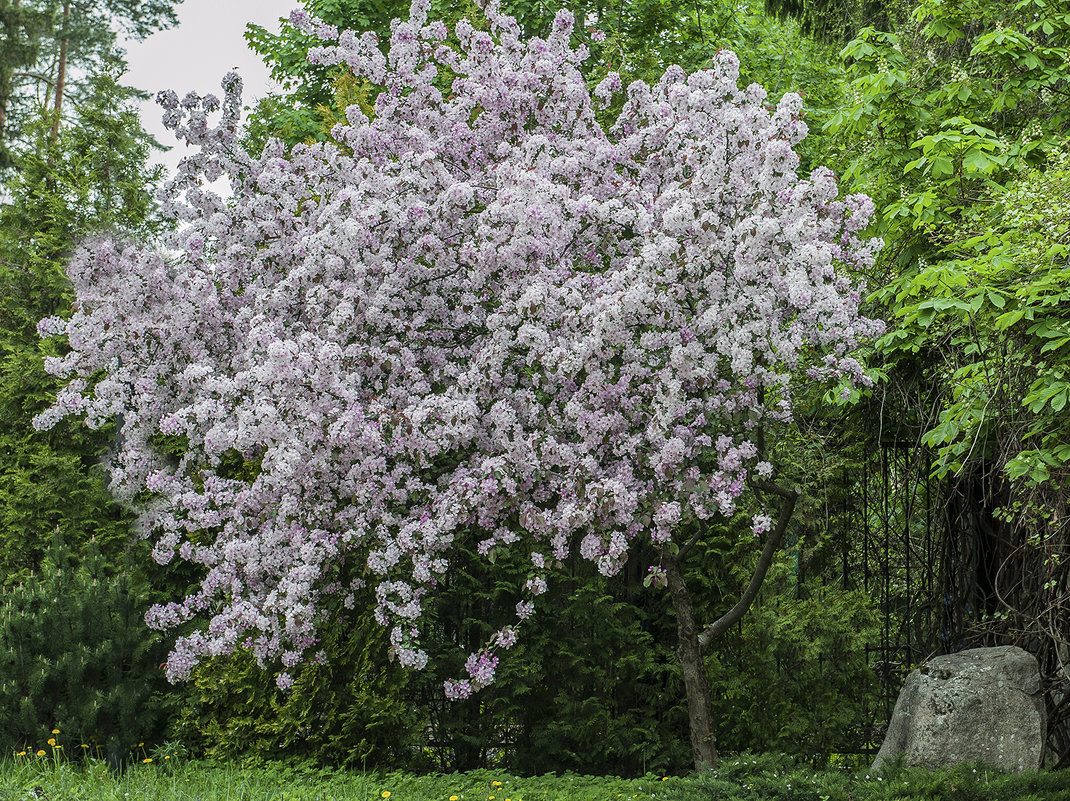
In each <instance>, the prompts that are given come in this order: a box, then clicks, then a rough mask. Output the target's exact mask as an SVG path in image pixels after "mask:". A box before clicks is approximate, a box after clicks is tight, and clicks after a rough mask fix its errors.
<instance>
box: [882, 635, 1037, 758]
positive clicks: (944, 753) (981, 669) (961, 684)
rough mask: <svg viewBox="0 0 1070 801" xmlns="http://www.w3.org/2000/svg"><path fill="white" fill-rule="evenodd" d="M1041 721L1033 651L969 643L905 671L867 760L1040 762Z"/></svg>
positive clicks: (1035, 661) (1009, 646) (1007, 646)
mask: <svg viewBox="0 0 1070 801" xmlns="http://www.w3.org/2000/svg"><path fill="white" fill-rule="evenodd" d="M1046 725H1047V719H1046V714H1045V711H1044V698H1043V696H1042V695H1041V693H1040V668H1039V666H1038V665H1037V660H1036V658H1035V657H1034V656H1033V655H1032V654H1029V653H1027V652H1025V651H1023V650H1022V649H1021V648H1018V647H1016V646H1013V645H1005V646H1001V647H999V648H974V649H972V650H969V651H961V652H959V653H957V654H949V655H947V656H938V657H935V658H933V659H930V660H929V661H928V662H926V663H924V664H923V665H921V666H920V667H918V668H917V669H916V670H914V671H912V672H911V673H910V675H909V676H907V680H906V683H905V684H904V685H903V689H902V691H901V692H900V693H899V700H897V701H896V704H895V710H894V711H893V712H892V720H891V722H890V723H889V724H888V734H887V735H886V736H885V738H884V744H883V745H882V746H881V750H880V752H878V754H877V758H876V760H875V761H874V762H873V768H874V769H876V768H878V767H880V765H881V763H883V762H884V761H885V760H890V759H895V758H896V757H897V756H899V755H900V754H905V760H906V764H908V765H918V766H922V767H927V768H940V767H944V766H946V765H952V764H955V763H957V762H984V763H985V764H988V765H992V766H993V767H997V768H1001V769H1003V770H1011V771H1023V770H1034V769H1036V768H1039V767H1040V763H1041V758H1042V753H1043V750H1044V736H1045V730H1046Z"/></svg>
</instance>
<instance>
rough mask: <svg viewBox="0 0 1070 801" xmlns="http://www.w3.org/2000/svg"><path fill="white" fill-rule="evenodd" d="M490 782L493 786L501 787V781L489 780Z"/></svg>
mask: <svg viewBox="0 0 1070 801" xmlns="http://www.w3.org/2000/svg"><path fill="white" fill-rule="evenodd" d="M491 784H492V785H494V786H495V787H501V786H502V783H501V782H491Z"/></svg>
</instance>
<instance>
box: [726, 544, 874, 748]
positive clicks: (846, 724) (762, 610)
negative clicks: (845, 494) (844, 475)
mask: <svg viewBox="0 0 1070 801" xmlns="http://www.w3.org/2000/svg"><path fill="white" fill-rule="evenodd" d="M793 563H794V559H793V558H792V557H788V558H786V559H782V560H780V562H779V564H778V565H777V566H776V574H775V575H770V576H768V577H767V578H766V584H767V586H766V587H765V588H763V595H764V599H765V600H764V602H763V603H761V604H756V605H755V607H754V608H752V610H751V612H750V613H749V614H748V615H747V616H746V617H745V618H744V621H743V625H742V627H741V628H740V629H739V630H738V631H737V632H733V633H732V634H729V635H726V638H725V639H726V641H725V642H721V643H718V646H719V647H716V649H715V650H714V651H713V653H712V654H711V656H710V658H709V659H708V665H709V671H710V685H711V688H712V689H713V693H714V699H715V702H714V714H715V715H717V718H718V720H720V721H722V723H721V725H720V730H719V732H718V741H719V742H720V743H722V744H724V746H725V747H727V748H728V749H729V750H731V751H738V750H776V751H783V752H785V753H790V754H797V755H800V756H804V757H807V758H809V759H812V760H815V761H817V762H819V763H821V762H824V761H825V760H826V759H828V757H829V755H830V754H832V753H838V752H842V751H853V750H855V749H857V748H859V747H860V746H862V745H864V733H863V726H864V722H865V720H866V716H867V713H868V712H869V711H870V710H871V709H872V708H873V707H875V706H876V704H877V703H878V700H877V699H878V694H877V682H876V676H875V675H874V673H873V671H872V670H871V669H870V668H869V666H868V665H867V664H866V654H865V648H864V646H865V645H866V644H868V643H873V642H876V641H877V639H878V633H879V632H878V626H879V621H878V617H877V614H876V612H875V610H874V609H873V604H872V602H871V599H870V598H869V596H868V594H867V593H864V592H861V591H850V592H844V591H840V590H837V589H835V588H830V587H821V588H819V589H818V590H817V591H815V592H814V593H813V594H812V595H810V596H809V597H806V598H797V597H796V598H793V597H792V592H791V590H792V587H791V585H792V584H793V583H794V582H793V580H792V579H793V576H792V573H793V572H794V568H795V566H794V564H793ZM772 572H773V571H771V573H772Z"/></svg>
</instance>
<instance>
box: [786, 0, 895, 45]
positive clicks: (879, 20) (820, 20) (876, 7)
mask: <svg viewBox="0 0 1070 801" xmlns="http://www.w3.org/2000/svg"><path fill="white" fill-rule="evenodd" d="M887 5H892V4H891V3H887V2H885V0H765V8H766V10H767V11H768V12H769V13H771V14H775V15H777V16H779V17H795V18H797V19H798V20H799V21H800V22H802V26H803V30H804V31H806V32H807V33H809V34H811V35H813V36H815V37H817V38H818V39H821V40H824V41H839V42H844V41H847V40H848V39H852V38H854V35H855V34H856V33H857V32H858V31H859V30H860V29H862V28H865V27H869V26H872V27H878V28H879V27H883V26H884V25H885V24H886V23H887V17H886V10H885V7H886V6H887Z"/></svg>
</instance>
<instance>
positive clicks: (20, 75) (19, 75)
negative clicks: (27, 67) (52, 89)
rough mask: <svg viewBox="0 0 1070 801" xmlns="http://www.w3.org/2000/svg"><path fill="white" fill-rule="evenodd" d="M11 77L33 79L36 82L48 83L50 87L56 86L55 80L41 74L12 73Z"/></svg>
mask: <svg viewBox="0 0 1070 801" xmlns="http://www.w3.org/2000/svg"><path fill="white" fill-rule="evenodd" d="M11 77H12V78H33V79H34V80H35V81H43V82H44V83H47V84H49V85H50V86H55V85H56V82H55V81H54V80H52V79H51V78H50V77H48V76H47V75H42V74H41V73H39V72H13V73H11Z"/></svg>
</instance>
